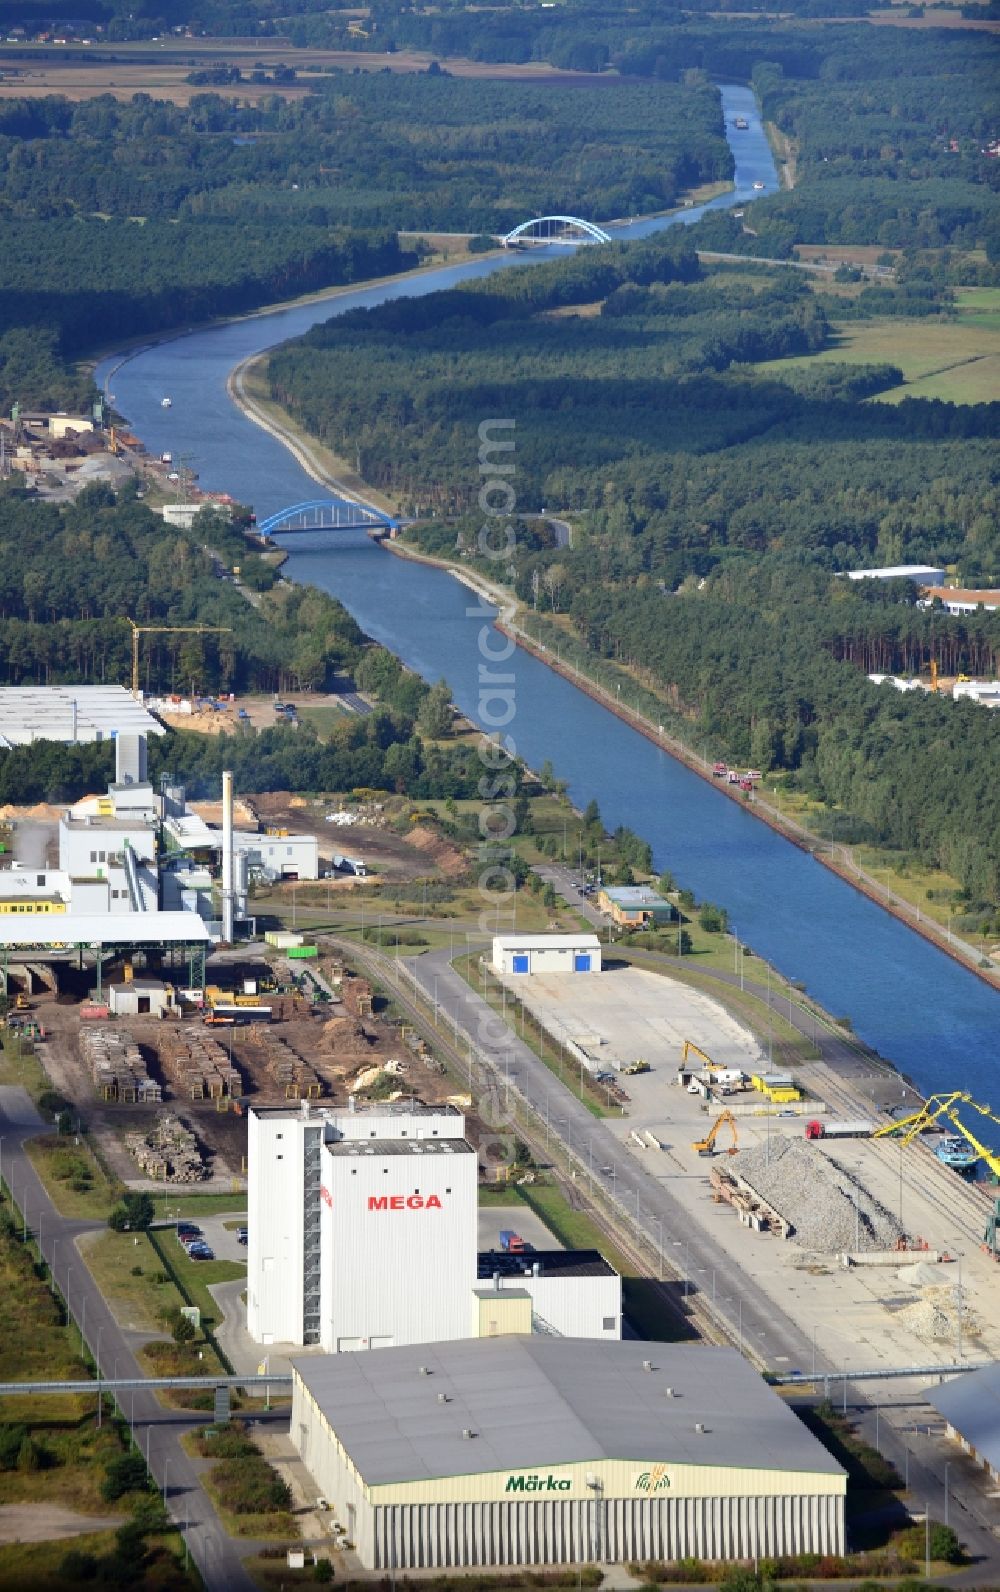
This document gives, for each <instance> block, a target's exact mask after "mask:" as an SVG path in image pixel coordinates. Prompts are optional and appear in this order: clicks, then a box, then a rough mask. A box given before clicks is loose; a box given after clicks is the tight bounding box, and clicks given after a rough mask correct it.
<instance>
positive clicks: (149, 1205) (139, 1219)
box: [108, 1193, 156, 1233]
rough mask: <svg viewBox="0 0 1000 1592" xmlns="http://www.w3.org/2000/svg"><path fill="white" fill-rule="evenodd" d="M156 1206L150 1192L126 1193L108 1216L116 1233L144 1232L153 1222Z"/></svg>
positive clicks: (109, 1222) (110, 1224)
mask: <svg viewBox="0 0 1000 1592" xmlns="http://www.w3.org/2000/svg"><path fill="white" fill-rule="evenodd" d="M155 1215H156V1207H155V1205H154V1204H153V1199H152V1195H150V1194H133V1193H129V1194H125V1195H124V1196H123V1197H122V1199H121V1200H120V1201H119V1203H118V1204H117V1205H116V1206H115V1208H114V1210H113V1211H112V1212H111V1215H110V1216H109V1217H108V1226H109V1227H111V1228H113V1229H114V1231H115V1232H116V1233H124V1232H133V1233H135V1232H143V1231H144V1230H145V1229H146V1228H147V1227H149V1226H150V1225H151V1223H152V1220H153V1217H154V1216H155Z"/></svg>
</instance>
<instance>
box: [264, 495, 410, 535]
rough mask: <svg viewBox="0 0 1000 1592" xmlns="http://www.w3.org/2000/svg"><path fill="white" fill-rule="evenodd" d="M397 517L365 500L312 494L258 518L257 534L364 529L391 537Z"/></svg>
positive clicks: (398, 523)
mask: <svg viewBox="0 0 1000 1592" xmlns="http://www.w3.org/2000/svg"><path fill="white" fill-rule="evenodd" d="M399 525H400V522H399V520H394V519H393V518H392V516H391V515H389V514H381V513H379V511H378V509H373V508H369V507H368V505H367V504H366V503H351V502H347V501H344V500H343V499H337V498H314V499H313V500H312V501H311V502H309V503H292V504H290V505H289V507H288V508H284V509H279V510H278V511H277V513H275V514H269V515H268V516H267V518H266V519H264V520H258V522H257V535H258V536H261V537H271V536H286V535H288V534H289V533H291V532H296V531H367V532H368V534H369V536H373V537H375V538H376V540H381V539H382V538H384V537H394V536H395V535H396V533H397V532H398V530H399Z"/></svg>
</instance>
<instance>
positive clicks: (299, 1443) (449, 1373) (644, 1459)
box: [291, 1337, 847, 1572]
mask: <svg viewBox="0 0 1000 1592" xmlns="http://www.w3.org/2000/svg"><path fill="white" fill-rule="evenodd" d="M292 1370H293V1392H292V1424H291V1437H292V1441H293V1443H294V1444H295V1446H296V1448H297V1450H298V1452H299V1454H300V1455H301V1457H302V1459H303V1461H304V1463H305V1465H306V1466H307V1468H308V1469H309V1471H310V1473H311V1475H312V1477H313V1479H314V1480H315V1482H316V1487H317V1491H318V1492H319V1493H321V1494H322V1496H323V1497H324V1498H326V1499H327V1500H328V1501H329V1503H330V1505H331V1507H332V1509H333V1510H334V1512H335V1515H336V1517H337V1520H338V1521H339V1523H340V1524H341V1525H342V1526H343V1527H344V1529H345V1532H346V1535H347V1537H348V1538H349V1539H350V1541H351V1542H352V1543H353V1544H354V1545H355V1548H356V1550H357V1553H358V1556H359V1558H360V1560H361V1562H362V1564H363V1565H364V1566H365V1567H366V1568H367V1569H369V1570H379V1571H387V1570H388V1571H390V1572H391V1571H396V1570H409V1569H430V1568H433V1569H439V1568H446V1567H453V1566H454V1567H458V1566H466V1565H504V1564H581V1563H592V1562H596V1563H624V1562H634V1561H639V1562H643V1561H647V1560H664V1559H666V1560H670V1559H680V1558H697V1559H750V1558H752V1559H758V1558H763V1557H771V1556H777V1555H779V1554H793V1553H819V1554H836V1553H843V1551H844V1499H845V1492H846V1484H847V1478H846V1475H845V1473H844V1471H843V1470H842V1469H841V1467H840V1466H839V1465H838V1464H837V1462H836V1461H835V1460H834V1459H833V1457H832V1456H831V1455H830V1454H829V1453H828V1452H827V1450H826V1449H825V1448H824V1447H823V1446H822V1444H821V1443H819V1442H818V1441H817V1439H816V1438H814V1437H813V1436H812V1435H811V1434H810V1433H809V1432H808V1431H807V1429H806V1427H805V1426H804V1425H803V1424H802V1423H801V1422H800V1421H799V1420H798V1418H797V1417H796V1416H795V1414H794V1413H793V1412H792V1411H791V1410H790V1409H789V1408H788V1407H787V1406H786V1405H785V1403H784V1402H783V1400H782V1399H781V1398H779V1397H778V1395H777V1394H776V1393H774V1392H773V1391H772V1390H771V1389H770V1388H769V1387H768V1386H767V1385H766V1384H765V1383H764V1382H763V1381H762V1379H761V1378H760V1377H759V1376H758V1375H757V1373H756V1372H755V1371H754V1370H753V1368H752V1367H751V1366H750V1365H748V1364H747V1362H746V1361H745V1360H744V1359H743V1357H742V1356H741V1355H739V1354H737V1353H736V1352H735V1350H732V1349H720V1348H714V1347H708V1346H703V1345H698V1346H693V1345H676V1344H669V1345H668V1344H663V1343H657V1344H650V1343H641V1342H628V1343H593V1342H589V1341H587V1342H584V1341H580V1340H574V1339H562V1340H557V1339H555V1338H552V1337H498V1338H494V1339H479V1340H478V1341H475V1342H469V1343H461V1344H455V1343H449V1344H447V1345H443V1346H438V1345H435V1346H424V1347H422V1348H397V1349H388V1350H386V1351H385V1352H384V1353H383V1354H380V1355H378V1356H377V1357H376V1358H374V1359H371V1358H369V1357H368V1356H365V1355H339V1356H321V1357H317V1358H299V1359H296V1360H293V1362H292Z"/></svg>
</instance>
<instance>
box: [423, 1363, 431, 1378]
mask: <svg viewBox="0 0 1000 1592" xmlns="http://www.w3.org/2000/svg"><path fill="white" fill-rule="evenodd" d="M430 1374H431V1368H430V1366H429V1365H422V1366H421V1367H420V1375H421V1376H430Z"/></svg>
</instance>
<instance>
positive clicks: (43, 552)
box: [0, 484, 520, 803]
mask: <svg viewBox="0 0 1000 1592" xmlns="http://www.w3.org/2000/svg"><path fill="white" fill-rule="evenodd" d="M244 523H245V519H244V520H242V521H241V519H240V517H239V516H237V517H236V518H235V519H234V521H233V522H230V521H229V520H227V519H226V518H224V517H223V516H222V515H221V514H218V513H214V512H213V511H211V510H206V511H203V513H202V514H201V515H200V516H199V517H198V519H197V521H196V523H195V526H194V527H193V528H192V530H191V531H190V532H185V531H182V530H178V529H176V528H174V527H171V528H170V529H169V531H167V529H166V528H165V527H164V524H163V521H162V519H160V518H159V517H158V516H156V515H155V514H153V513H152V512H151V511H150V510H149V509H148V508H146V506H145V504H143V503H142V502H140V501H139V500H138V499H137V497H136V495H135V492H134V491H128V492H122V493H120V494H118V495H116V494H114V493H113V492H111V491H110V490H109V489H107V488H105V487H99V486H92V487H87V488H85V489H84V491H83V492H82V493H81V494H80V496H79V497H78V498H77V500H76V502H75V503H72V504H68V505H66V506H65V507H56V506H55V505H53V504H42V503H38V502H35V501H32V500H31V499H30V498H29V497H28V496H27V495H26V494H24V493H23V492H21V491H19V490H18V488H17V487H16V486H14V485H11V484H7V485H3V484H0V545H2V546H3V548H4V560H3V565H2V569H0V680H2V682H3V684H9V685H21V684H37V685H52V684H58V683H59V682H61V681H80V682H104V681H118V682H119V683H121V684H122V685H127V684H128V683H129V677H130V668H131V631H130V629H129V626H128V625H127V623H126V622H125V620H124V619H123V617H122V616H123V615H125V614H129V615H131V617H132V618H134V619H136V620H137V621H139V622H140V623H142V622H148V621H152V622H153V623H167V624H171V623H173V624H178V625H183V624H192V623H193V624H205V625H218V626H220V627H228V633H225V634H222V635H218V636H216V635H206V636H200V635H177V636H169V635H168V636H144V637H143V639H142V650H141V654H140V658H141V672H140V683H141V686H142V688H143V689H144V690H145V691H146V692H147V693H153V694H155V693H158V692H171V691H178V692H184V693H187V692H191V693H192V694H210V693H211V694H215V693H218V692H227V691H230V690H232V691H237V692H240V693H245V692H273V693H275V694H279V693H280V694H281V695H286V694H287V693H288V692H289V691H292V692H295V693H302V692H306V693H307V692H309V691H312V690H324V691H325V690H336V689H338V687H339V688H340V689H346V688H347V687H348V686H350V685H351V684H352V683H354V684H357V685H359V686H360V687H361V688H362V689H363V690H364V691H366V692H367V693H368V694H369V696H370V697H372V698H373V699H374V701H375V702H376V704H377V707H376V711H375V712H373V713H372V714H370V715H367V716H362V717H358V716H353V715H352V716H346V715H345V718H344V721H343V723H341V724H337V725H335V726H334V728H333V729H332V731H331V732H330V734H329V736H328V737H326V738H325V739H320V737H319V736H318V735H317V734H316V733H315V732H314V731H313V730H312V729H311V728H310V726H309V725H308V724H307V723H303V724H301V725H298V726H295V727H291V726H286V725H280V726H275V728H273V729H268V730H265V731H262V732H260V733H259V734H258V733H255V732H254V731H253V730H251V729H249V728H248V729H246V730H240V731H239V732H238V733H237V734H236V735H221V736H211V735H199V734H196V733H192V732H178V733H174V732H171V734H170V735H169V736H168V737H166V738H165V739H163V740H161V739H159V738H156V739H154V740H153V741H152V742H151V745H150V767H151V770H152V772H153V775H154V777H156V776H158V773H159V772H166V771H169V772H170V773H172V774H173V775H174V776H175V777H176V778H179V779H182V780H183V781H184V782H185V783H187V784H188V786H189V787H190V789H191V790H192V792H194V793H209V792H212V791H215V790H217V789H218V781H219V774H220V773H221V770H222V769H223V768H224V767H225V768H233V769H235V770H236V771H237V775H238V779H239V783H240V788H241V789H244V790H247V791H265V790H292V791H299V790H351V789H354V788H355V787H359V786H371V787H373V788H375V789H380V790H396V791H403V792H406V793H407V794H408V795H411V796H414V797H416V798H417V799H421V798H425V797H448V796H453V797H455V798H458V797H464V796H470V795H474V794H475V792H476V788H477V782H478V780H479V778H480V777H481V774H482V764H481V762H480V760H479V757H478V752H477V747H476V744H475V743H474V742H468V741H462V742H454V743H451V742H450V741H449V738H448V730H449V728H450V723H451V710H450V707H449V706H448V704H449V699H450V692H449V690H448V687H447V686H446V685H445V684H444V683H443V682H439V683H438V685H436V686H430V685H428V684H427V683H426V682H425V681H423V680H421V679H420V678H419V676H417V675H415V674H412V673H410V672H409V671H407V670H405V669H404V668H403V666H402V664H400V662H399V660H398V659H397V658H395V657H394V656H393V655H392V654H391V653H389V652H386V651H385V649H384V648H382V647H379V646H376V645H373V644H372V643H370V642H368V641H366V639H365V637H364V636H363V635H362V633H361V631H360V630H359V629H358V626H357V625H356V624H355V622H354V620H353V619H352V618H351V616H350V615H349V614H348V613H347V611H346V610H345V609H344V608H343V607H342V606H341V605H340V604H339V603H338V602H336V601H334V599H333V598H331V597H328V596H327V595H326V594H325V593H324V592H320V591H317V590H316V589H314V588H313V587H309V586H293V585H290V584H287V583H286V582H278V583H274V582H273V580H272V581H271V582H268V581H267V580H266V579H264V578H262V579H261V580H260V582H259V584H260V585H261V586H262V587H263V588H264V589H263V590H262V591H261V594H260V599H259V606H256V605H251V604H250V603H248V602H247V601H246V598H245V597H244V596H243V595H242V594H241V593H240V592H239V591H238V590H237V589H236V588H235V587H234V586H232V585H231V584H229V583H227V582H224V581H221V580H219V579H218V578H217V577H216V574H215V570H214V568H213V560H212V557H211V554H210V553H209V552H208V550H207V549H208V548H209V547H211V548H212V550H213V551H214V552H215V553H217V554H218V555H219V556H220V557H222V558H223V560H224V561H225V562H230V563H231V562H233V561H234V560H235V561H238V562H239V563H240V565H241V569H242V571H243V574H244V577H246V576H248V575H252V574H253V573H254V565H255V563H259V560H257V559H255V556H254V555H253V554H248V552H247V548H246V542H245V540H244V536H243V529H242V527H243V524H244ZM263 571H266V566H263V569H262V576H263ZM112 769H113V748H111V747H110V746H109V745H106V746H98V745H80V746H62V745H56V744H50V743H42V742H35V743H34V744H32V745H31V746H25V747H14V748H10V749H7V750H2V751H0V802H16V803H25V802H35V801H73V800H75V799H76V798H77V797H79V796H81V795H83V794H84V793H85V792H86V791H89V790H93V789H94V788H95V786H97V787H99V786H100V784H101V783H102V782H103V781H106V780H107V779H109V778H110V777H111V776H112ZM518 778H520V773H518Z"/></svg>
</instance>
